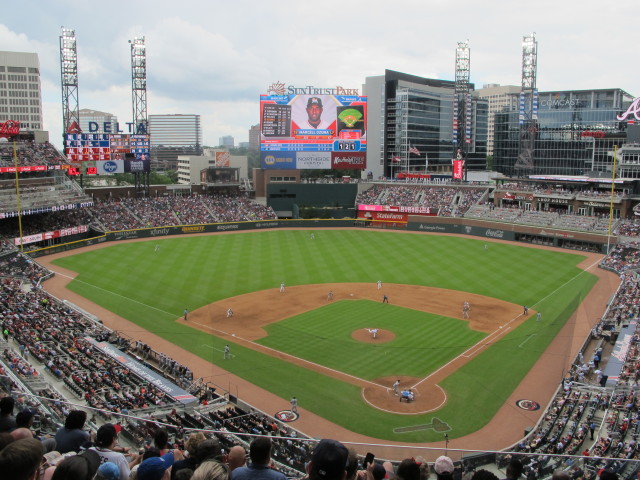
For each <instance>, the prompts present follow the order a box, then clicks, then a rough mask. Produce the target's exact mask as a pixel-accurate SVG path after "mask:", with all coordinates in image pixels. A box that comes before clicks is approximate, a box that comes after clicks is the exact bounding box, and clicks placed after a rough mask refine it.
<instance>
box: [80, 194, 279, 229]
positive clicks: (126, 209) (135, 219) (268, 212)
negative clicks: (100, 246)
mask: <svg viewBox="0 0 640 480" xmlns="http://www.w3.org/2000/svg"><path fill="white" fill-rule="evenodd" d="M88 210H89V212H90V213H91V216H92V217H93V220H94V221H93V222H92V223H94V224H97V225H99V226H100V229H101V230H104V231H115V230H128V229H134V228H145V227H167V226H172V225H190V224H201V223H219V222H239V221H252V220H274V219H275V218H276V215H275V212H274V211H273V209H271V208H270V207H265V206H263V205H260V204H258V203H256V202H254V201H252V200H250V199H248V198H246V197H241V196H233V197H232V196H225V195H220V196H208V195H196V194H194V195H190V196H167V197H155V198H124V199H120V200H109V201H101V202H96V204H95V205H94V206H93V207H90V208H88Z"/></svg>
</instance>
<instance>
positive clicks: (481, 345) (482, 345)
mask: <svg viewBox="0 0 640 480" xmlns="http://www.w3.org/2000/svg"><path fill="white" fill-rule="evenodd" d="M599 263H600V261H599V260H598V261H596V262H594V263H592V264H591V265H589V266H588V267H587V268H585V269H583V270H580V272H578V273H577V274H576V275H574V276H573V277H572V278H570V279H569V280H567V281H566V282H564V283H563V284H562V285H560V286H559V287H558V288H556V289H555V290H553V291H552V292H550V293H549V294H547V295H545V296H544V297H542V298H541V299H539V300H538V301H537V302H536V303H534V304H533V305H532V307H535V306H536V305H538V304H539V303H540V302H542V301H544V300H546V299H547V298H549V297H550V296H552V295H555V294H556V293H557V292H559V291H560V290H561V289H562V288H564V287H565V286H567V285H568V284H570V283H571V282H573V281H574V280H575V279H576V278H578V277H579V276H580V275H582V274H584V273H587V272H588V271H589V270H591V269H592V268H593V267H595V266H597V265H598V264H599ZM522 315H523V314H520V315H518V316H516V317H514V318H512V319H511V320H509V321H508V322H507V323H505V324H504V325H503V326H502V328H498V329H496V330H494V331H493V332H491V333H490V334H489V335H487V336H486V337H485V338H483V339H482V340H480V341H479V342H478V343H476V344H475V345H473V346H471V347H470V348H469V349H467V350H465V351H464V352H462V353H461V354H460V355H458V356H457V357H455V358H453V359H451V360H450V361H448V362H447V363H445V364H444V365H442V366H441V367H440V368H438V369H437V370H436V371H434V372H432V373H431V374H429V375H427V376H426V377H424V378H423V379H422V380H420V381H419V382H418V383H416V384H415V385H414V386H413V387H411V388H416V387H417V386H418V385H420V384H421V383H423V382H425V381H426V380H428V379H429V378H431V377H433V376H434V375H435V374H436V373H438V372H440V371H441V370H443V369H444V368H445V367H447V366H449V365H451V364H452V363H453V362H455V361H457V360H458V359H460V358H461V357H469V356H470V353H469V352H471V351H473V349H475V348H476V347H478V351H480V350H481V349H483V348H485V347H487V345H488V343H489V342H488V341H487V340H488V339H489V338H491V337H493V336H496V337H497V336H498V335H497V334H498V333H505V332H506V331H507V330H510V329H511V327H510V326H509V325H511V324H512V323H513V322H514V321H515V320H517V319H518V318H520V317H521V316H522ZM504 327H507V328H504ZM529 338H531V337H529ZM527 340H528V339H527Z"/></svg>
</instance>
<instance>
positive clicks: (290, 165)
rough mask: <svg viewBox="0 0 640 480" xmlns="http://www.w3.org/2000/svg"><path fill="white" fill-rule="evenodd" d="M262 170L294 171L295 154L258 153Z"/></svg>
mask: <svg viewBox="0 0 640 480" xmlns="http://www.w3.org/2000/svg"><path fill="white" fill-rule="evenodd" d="M260 165H261V167H262V168H264V169H274V170H275V169H293V170H295V169H296V152H260Z"/></svg>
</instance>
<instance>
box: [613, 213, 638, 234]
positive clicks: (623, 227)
mask: <svg viewBox="0 0 640 480" xmlns="http://www.w3.org/2000/svg"><path fill="white" fill-rule="evenodd" d="M614 235H622V236H624V237H640V217H636V218H633V219H628V220H622V221H621V222H620V223H619V224H618V226H617V227H616V229H615V231H614Z"/></svg>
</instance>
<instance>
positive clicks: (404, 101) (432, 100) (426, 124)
mask: <svg viewBox="0 0 640 480" xmlns="http://www.w3.org/2000/svg"><path fill="white" fill-rule="evenodd" d="M470 90H471V92H470V93H473V85H472V84H471V85H470ZM454 92H455V82H453V81H448V80H436V79H431V78H423V77H418V76H415V75H408V74H406V73H400V72H395V71H392V70H386V71H385V74H384V75H383V76H375V77H367V79H366V83H365V85H364V88H363V93H364V95H366V96H367V169H366V171H365V172H363V176H366V175H367V174H370V175H369V176H372V177H373V178H379V177H395V176H397V175H398V173H429V174H437V173H440V174H451V160H452V158H453V157H454V147H455V143H454V140H453V134H452V132H453V99H454ZM469 98H470V102H471V103H470V109H469V112H470V115H471V119H470V122H469V132H468V143H466V144H465V152H464V154H465V158H466V167H467V168H468V169H478V170H483V169H484V168H485V166H486V156H487V119H488V102H487V100H485V99H482V98H478V97H474V96H473V95H470V97H469ZM414 149H415V150H414ZM415 151H417V152H420V153H419V154H418V153H414V152H415Z"/></svg>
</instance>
